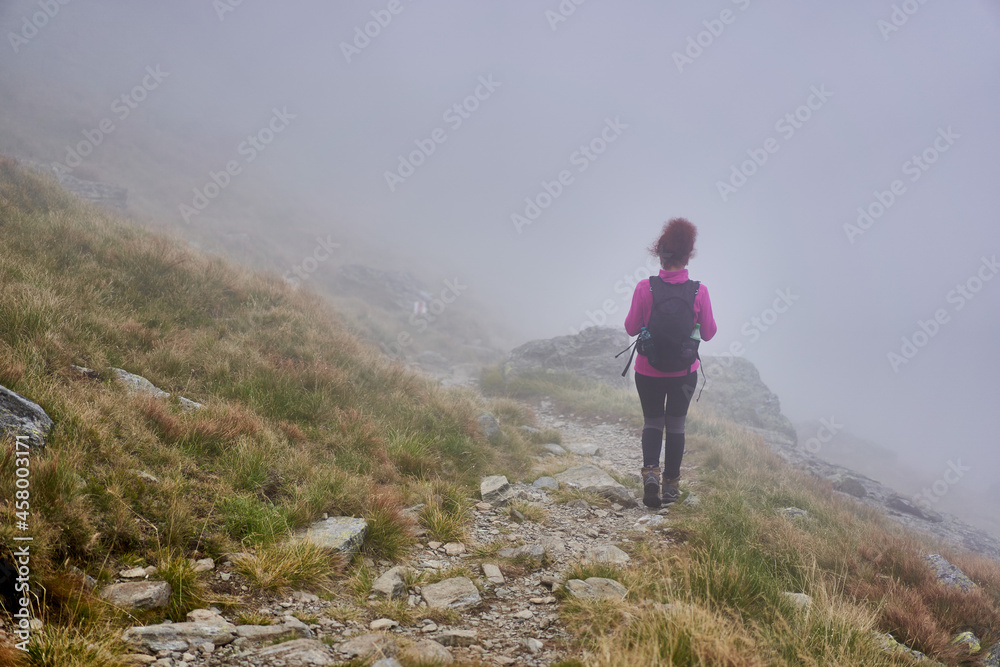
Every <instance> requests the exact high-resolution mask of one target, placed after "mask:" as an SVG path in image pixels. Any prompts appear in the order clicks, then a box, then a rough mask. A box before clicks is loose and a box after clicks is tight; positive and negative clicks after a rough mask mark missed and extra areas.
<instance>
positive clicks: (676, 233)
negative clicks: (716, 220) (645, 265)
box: [649, 218, 698, 267]
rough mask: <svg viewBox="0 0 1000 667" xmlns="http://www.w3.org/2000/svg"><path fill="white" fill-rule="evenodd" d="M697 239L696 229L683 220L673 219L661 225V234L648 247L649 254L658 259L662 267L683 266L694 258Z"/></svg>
mask: <svg viewBox="0 0 1000 667" xmlns="http://www.w3.org/2000/svg"><path fill="white" fill-rule="evenodd" d="M697 237H698V228H697V227H695V226H694V225H692V224H691V223H690V222H688V221H687V220H686V219H685V218H674V219H673V220H671V221H669V222H667V223H666V224H664V225H663V233H662V234H660V238H658V239H657V240H656V243H654V244H653V245H651V246H650V247H649V252H650V253H651V254H653V255H656V256H657V257H659V258H660V264H661V265H662V266H664V267H666V266H684V265H685V264H687V263H688V261H689V260H690V259H691V258H692V257H693V256H694V241H695V239H696V238H697Z"/></svg>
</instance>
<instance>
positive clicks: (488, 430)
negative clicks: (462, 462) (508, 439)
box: [478, 412, 500, 440]
mask: <svg viewBox="0 0 1000 667" xmlns="http://www.w3.org/2000/svg"><path fill="white" fill-rule="evenodd" d="M478 421H479V427H480V428H481V429H483V435H485V436H486V439H487V440H492V439H493V438H495V437H497V436H498V435H500V422H498V421H497V418H496V417H494V416H493V415H491V414H490V413H488V412H484V413H483V414H481V415H479V420H478Z"/></svg>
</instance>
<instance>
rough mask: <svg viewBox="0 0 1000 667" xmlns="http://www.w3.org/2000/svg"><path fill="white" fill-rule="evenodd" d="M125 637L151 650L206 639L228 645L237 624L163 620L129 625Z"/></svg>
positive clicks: (192, 644)
mask: <svg viewBox="0 0 1000 667" xmlns="http://www.w3.org/2000/svg"><path fill="white" fill-rule="evenodd" d="M262 627H266V626H262ZM122 639H123V640H125V642H126V643H128V644H130V645H132V646H134V647H136V648H139V649H142V650H145V651H149V652H151V653H157V652H159V651H186V650H188V649H189V648H197V647H199V646H201V645H202V644H206V643H212V644H214V645H215V646H225V645H226V644H229V643H230V642H232V641H233V640H234V639H236V626H235V625H233V624H232V623H213V622H209V623H202V622H198V621H186V622H184V623H162V624H160V625H145V626H140V627H135V628H129V629H128V630H126V631H125V632H124V634H122Z"/></svg>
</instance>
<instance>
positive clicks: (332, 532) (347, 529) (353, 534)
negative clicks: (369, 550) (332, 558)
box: [299, 516, 368, 559]
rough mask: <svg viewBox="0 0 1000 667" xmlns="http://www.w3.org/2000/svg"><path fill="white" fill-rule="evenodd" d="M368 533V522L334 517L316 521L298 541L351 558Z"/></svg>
mask: <svg viewBox="0 0 1000 667" xmlns="http://www.w3.org/2000/svg"><path fill="white" fill-rule="evenodd" d="M367 532H368V522H367V521H365V520H364V519H358V518H355V517H349V516H334V517H330V518H329V519H325V520H323V521H317V522H316V523H314V524H313V525H312V526H310V527H309V528H308V529H307V530H306V532H305V533H300V534H299V539H302V540H306V541H309V542H312V543H313V544H315V545H317V546H319V547H322V548H324V549H329V550H331V551H335V552H337V553H339V554H342V555H343V556H344V557H345V558H348V559H350V558H352V557H353V556H354V554H355V553H356V552H357V550H358V549H359V548H360V547H361V543H362V542H363V541H364V539H365V535H366V534H367Z"/></svg>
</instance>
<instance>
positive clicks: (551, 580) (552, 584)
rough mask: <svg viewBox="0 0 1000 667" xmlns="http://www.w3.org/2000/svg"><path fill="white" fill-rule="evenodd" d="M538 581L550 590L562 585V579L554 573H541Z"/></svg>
mask: <svg viewBox="0 0 1000 667" xmlns="http://www.w3.org/2000/svg"><path fill="white" fill-rule="evenodd" d="M540 583H541V584H542V586H545V587H546V588H548V589H549V590H550V591H555V590H557V589H558V588H559V587H560V586H562V579H561V578H559V577H558V576H556V575H554V574H546V575H542V579H541V581H540Z"/></svg>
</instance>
